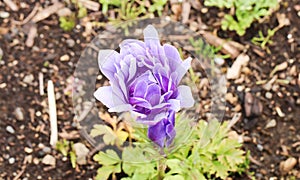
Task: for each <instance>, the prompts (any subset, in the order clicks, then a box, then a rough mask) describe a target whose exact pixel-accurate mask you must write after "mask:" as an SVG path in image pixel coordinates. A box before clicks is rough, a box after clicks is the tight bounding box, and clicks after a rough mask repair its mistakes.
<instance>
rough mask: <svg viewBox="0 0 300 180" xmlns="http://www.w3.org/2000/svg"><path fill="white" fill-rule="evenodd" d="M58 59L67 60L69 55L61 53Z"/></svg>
mask: <svg viewBox="0 0 300 180" xmlns="http://www.w3.org/2000/svg"><path fill="white" fill-rule="evenodd" d="M60 60H61V61H69V60H70V56H69V55H67V54H65V55H63V56H61V57H60Z"/></svg>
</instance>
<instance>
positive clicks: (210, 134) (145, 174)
mask: <svg viewBox="0 0 300 180" xmlns="http://www.w3.org/2000/svg"><path fill="white" fill-rule="evenodd" d="M191 124H193V126H191ZM175 128H176V132H177V135H176V137H175V140H174V144H173V145H172V146H171V147H170V148H169V149H168V148H165V149H158V148H157V147H155V146H153V144H152V143H151V142H150V141H149V140H148V138H147V130H146V129H143V128H135V129H134V131H133V136H132V137H133V139H134V141H133V142H132V145H129V146H126V147H124V148H123V149H122V151H120V152H119V151H115V150H113V149H107V150H106V151H105V152H99V153H98V154H96V155H95V156H94V160H95V161H97V162H98V163H99V164H100V165H101V167H100V168H99V169H98V175H97V177H96V179H98V180H102V179H108V178H109V176H112V177H113V178H114V177H116V174H117V173H120V172H121V171H123V172H124V173H125V174H127V176H128V177H124V178H122V180H138V179H164V180H170V179H179V180H181V179H182V180H184V179H195V180H196V179H197V180H202V179H212V178H222V179H225V178H226V177H228V176H229V175H230V173H232V172H237V173H242V172H245V170H246V169H247V168H248V163H249V162H248V160H247V158H246V157H245V156H246V155H245V152H244V151H242V150H241V149H240V147H241V144H240V143H239V142H238V141H237V140H235V139H231V138H229V137H228V132H229V128H228V123H227V122H224V123H223V124H221V123H220V122H218V121H217V120H211V121H210V122H209V123H207V122H205V121H199V122H197V123H196V122H191V121H189V120H188V119H187V118H185V117H184V116H177V118H176V127H175ZM156 159H157V160H156Z"/></svg>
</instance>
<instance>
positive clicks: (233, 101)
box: [225, 93, 238, 105]
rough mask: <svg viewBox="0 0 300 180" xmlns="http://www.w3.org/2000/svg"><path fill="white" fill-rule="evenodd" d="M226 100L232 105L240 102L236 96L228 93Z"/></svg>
mask: <svg viewBox="0 0 300 180" xmlns="http://www.w3.org/2000/svg"><path fill="white" fill-rule="evenodd" d="M225 99H226V100H227V101H228V102H229V103H230V104H232V105H235V104H236V103H237V101H238V97H237V96H234V95H233V94H232V93H227V94H226V95H225Z"/></svg>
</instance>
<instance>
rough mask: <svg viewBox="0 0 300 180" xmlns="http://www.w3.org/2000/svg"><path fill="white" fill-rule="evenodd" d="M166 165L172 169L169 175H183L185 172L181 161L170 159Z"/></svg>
mask: <svg viewBox="0 0 300 180" xmlns="http://www.w3.org/2000/svg"><path fill="white" fill-rule="evenodd" d="M166 165H167V166H168V167H169V168H170V171H169V172H168V174H170V175H171V174H181V173H182V171H183V168H182V165H181V161H180V160H179V159H168V160H167V161H166Z"/></svg>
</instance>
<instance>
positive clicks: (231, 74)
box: [226, 54, 250, 79]
mask: <svg viewBox="0 0 300 180" xmlns="http://www.w3.org/2000/svg"><path fill="white" fill-rule="evenodd" d="M249 61H250V57H249V56H248V55H246V54H240V55H239V56H238V57H237V59H236V60H235V61H234V62H233V64H232V66H231V67H230V68H229V69H228V70H227V75H226V77H227V79H237V78H239V77H240V74H241V70H242V67H243V66H246V65H247V64H248V62H249Z"/></svg>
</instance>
